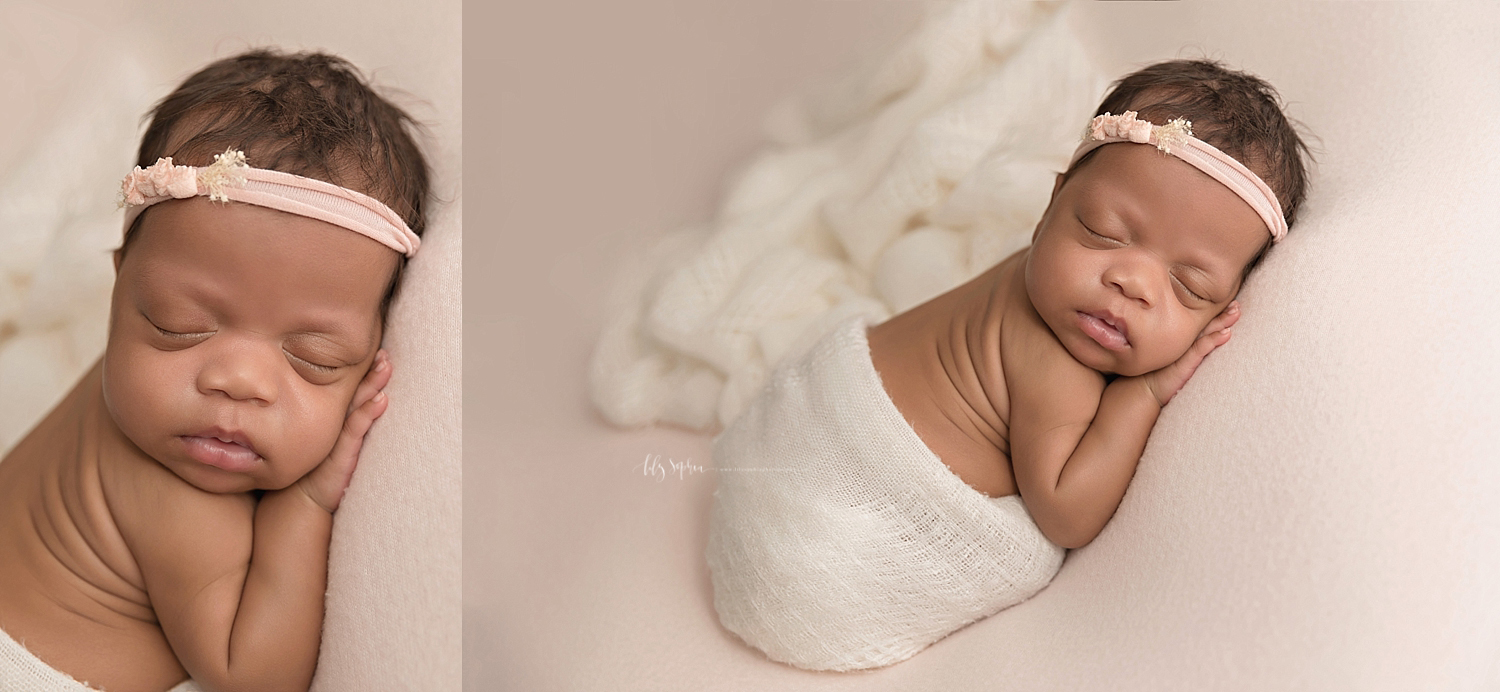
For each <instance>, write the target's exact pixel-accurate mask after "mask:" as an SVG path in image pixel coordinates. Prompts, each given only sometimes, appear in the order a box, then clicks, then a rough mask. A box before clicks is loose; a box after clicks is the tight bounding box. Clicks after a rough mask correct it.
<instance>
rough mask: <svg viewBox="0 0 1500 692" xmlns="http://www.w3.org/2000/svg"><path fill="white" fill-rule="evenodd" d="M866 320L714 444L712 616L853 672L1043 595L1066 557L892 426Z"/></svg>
mask: <svg viewBox="0 0 1500 692" xmlns="http://www.w3.org/2000/svg"><path fill="white" fill-rule="evenodd" d="M868 324H869V317H868V316H866V315H857V316H854V317H851V318H849V319H846V320H844V321H842V322H840V323H839V324H838V325H837V326H836V327H835V328H834V329H833V330H832V331H830V332H829V333H828V334H827V335H825V336H824V337H823V338H822V339H821V340H820V341H819V342H818V343H817V344H816V345H815V346H813V347H812V348H811V349H810V350H809V351H808V352H806V353H805V354H804V355H802V356H801V357H799V358H797V359H795V360H792V361H788V362H786V363H784V364H782V365H781V366H779V367H778V368H777V369H776V371H775V372H774V374H773V375H772V377H771V381H770V382H769V384H767V385H766V387H765V388H764V389H763V390H761V392H760V394H759V395H758V396H757V397H756V398H755V399H754V400H753V401H752V402H751V404H750V407H749V409H748V410H747V411H746V412H745V413H744V414H743V415H741V416H740V417H739V418H738V419H736V420H735V422H734V424H733V425H731V426H730V427H729V428H728V429H726V430H725V431H724V433H723V434H721V435H719V436H718V437H717V438H716V439H715V440H714V447H713V455H714V465H715V466H716V467H717V468H718V469H719V471H720V473H719V474H718V479H719V486H718V490H717V491H715V493H714V504H713V511H712V518H711V520H710V530H709V539H708V564H709V568H710V569H711V570H712V574H713V586H714V608H715V609H716V610H717V611H718V613H719V620H720V622H722V623H723V624H724V627H725V628H727V629H728V630H729V631H731V632H734V633H735V634H737V635H739V637H740V638H741V639H743V640H744V641H745V642H746V643H748V644H750V645H751V646H753V647H755V648H757V649H760V650H761V651H763V652H765V654H766V655H767V656H768V657H770V658H771V659H772V660H776V661H781V662H783V663H789V664H791V665H794V666H798V667H801V668H809V669H814V670H855V669H861V668H874V667H879V666H885V665H890V664H892V663H896V662H898V661H902V660H905V659H907V658H909V657H911V656H912V655H914V654H916V653H917V652H919V651H921V650H922V649H924V648H926V647H927V646H928V645H930V644H932V643H933V642H935V641H937V640H939V639H942V638H943V637H945V636H947V635H948V634H950V633H952V632H954V631H955V630H958V629H959V628H961V627H963V626H965V625H967V624H969V623H971V622H974V621H975V620H978V619H980V618H984V617H987V616H989V615H993V614H994V613H996V612H998V611H1000V610H1002V609H1004V608H1007V607H1010V606H1012V605H1015V604H1017V603H1020V602H1021V601H1024V600H1026V599H1027V598H1030V597H1031V596H1032V595H1033V594H1035V593H1036V592H1038V591H1040V590H1041V589H1042V588H1043V587H1045V586H1046V585H1047V583H1048V582H1050V581H1051V580H1052V576H1053V575H1054V574H1056V573H1057V570H1058V568H1059V567H1060V566H1061V565H1062V560H1063V553H1064V550H1063V549H1062V548H1060V547H1058V546H1057V545H1055V544H1053V543H1051V542H1050V541H1048V540H1047V538H1046V537H1045V536H1043V535H1042V532H1041V530H1040V529H1038V528H1037V527H1036V524H1035V523H1033V522H1032V520H1031V515H1030V514H1029V513H1027V511H1026V507H1025V505H1023V504H1022V503H1021V500H1020V497H1019V496H1016V495H1011V496H1008V497H1002V498H991V497H987V496H985V495H984V494H982V493H980V492H979V491H977V490H974V489H973V488H971V487H969V486H968V485H967V484H965V483H964V482H963V481H962V480H960V479H959V478H958V477H957V476H955V475H954V474H953V472H952V471H950V470H949V469H948V467H947V466H946V465H945V464H943V462H942V461H941V460H940V459H938V457H937V456H936V455H934V454H933V453H932V451H931V450H929V449H928V448H927V447H926V446H925V445H924V444H923V443H922V441H921V439H920V438H919V437H917V434H916V431H914V430H913V429H912V427H911V425H910V424H908V423H907V422H906V420H905V419H904V418H903V417H902V416H901V413H900V412H899V411H897V410H896V406H895V404H894V403H892V402H891V399H890V397H889V396H888V395H887V394H886V392H885V388H884V387H883V386H882V385H881V382H880V376H879V374H878V373H877V372H876V371H875V368H874V365H873V364H872V363H871V361H870V347H869V342H868V341H867V340H866V336H865V329H866V328H867V326H868Z"/></svg>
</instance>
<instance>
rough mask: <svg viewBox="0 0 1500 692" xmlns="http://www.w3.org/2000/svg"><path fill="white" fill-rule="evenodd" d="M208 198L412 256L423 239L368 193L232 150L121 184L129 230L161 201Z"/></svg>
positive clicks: (158, 166)
mask: <svg viewBox="0 0 1500 692" xmlns="http://www.w3.org/2000/svg"><path fill="white" fill-rule="evenodd" d="M200 195H207V196H208V198H209V199H210V200H213V201H216V202H230V201H234V202H244V203H246V204H254V205H257V206H262V207H269V208H271V209H276V210H278V211H284V212H289V213H292V214H297V215H300V216H306V217H308V218H313V219H317V220H319V221H325V222H327V223H331V224H334V225H335V226H341V227H343V228H347V229H349V230H351V231H354V232H355V233H359V234H360V235H364V236H366V237H369V238H371V239H373V240H375V241H376V242H379V243H380V244H382V245H385V246H386V247H389V248H391V249H392V250H395V251H396V252H399V253H401V254H403V255H406V256H407V257H411V256H412V255H415V254H417V248H418V247H420V246H421V244H422V240H421V239H420V238H418V237H417V234H415V233H413V232H412V231H411V229H410V228H407V226H406V222H405V221H403V220H402V219H401V216H400V215H398V214H396V212H394V211H392V210H391V208H390V207H387V206H386V205H385V204H383V203H382V202H381V201H380V200H377V199H375V198H374V197H370V196H369V195H366V194H364V193H360V192H355V191H354V190H350V189H348V188H344V187H339V186H338V185H334V184H332V183H326V182H323V181H321V180H314V179H312V178H304V177H302V176H300V175H293V174H291V173H283V172H281V171H272V170H266V169H262V168H252V167H251V166H250V164H248V163H246V162H245V154H244V152H242V151H238V150H235V149H227V150H225V151H224V153H222V154H215V155H214V162H213V164H212V165H209V166H204V167H201V168H199V167H193V166H174V165H172V159H171V158H170V157H166V158H161V159H158V160H157V161H156V163H155V164H152V165H151V167H149V168H141V167H140V166H136V167H135V170H134V171H131V172H130V174H129V175H127V176H125V180H124V181H123V182H121V183H120V206H121V207H124V208H125V229H126V230H127V231H129V229H130V225H131V224H132V223H134V222H135V219H136V217H138V216H140V215H141V212H142V211H145V209H146V207H149V206H151V205H153V204H156V203H158V202H165V201H167V200H169V199H185V198H188V197H197V196H200Z"/></svg>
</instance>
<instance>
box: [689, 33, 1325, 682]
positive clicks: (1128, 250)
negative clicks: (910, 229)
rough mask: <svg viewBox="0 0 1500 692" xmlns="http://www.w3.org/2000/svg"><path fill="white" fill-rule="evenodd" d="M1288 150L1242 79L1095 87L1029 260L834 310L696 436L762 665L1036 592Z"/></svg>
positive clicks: (1174, 375)
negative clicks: (836, 317)
mask: <svg viewBox="0 0 1500 692" xmlns="http://www.w3.org/2000/svg"><path fill="white" fill-rule="evenodd" d="M1305 154H1306V147H1305V145H1304V144H1303V143H1302V141H1301V139H1300V138H1299V137H1298V135H1297V133H1296V131H1295V130H1294V129H1293V127H1292V126H1291V124H1290V123H1289V122H1288V120H1287V118H1286V117H1285V116H1284V115H1283V113H1282V110H1281V107H1280V105H1279V101H1278V97H1277V95H1276V93H1275V91H1274V90H1273V89H1272V88H1271V87H1270V85H1268V84H1267V83H1265V82H1264V81H1262V80H1260V79H1258V78H1256V77H1253V76H1251V75H1247V74H1244V73H1241V72H1235V71H1232V70H1228V69H1225V68H1224V67H1222V66H1221V65H1219V64H1217V63H1213V62H1209V61H1201V60H1193V61H1188V60H1177V61H1171V62H1164V63H1159V64H1155V65H1151V66H1149V67H1146V68H1144V69H1142V70H1140V71H1138V72H1135V73H1133V74H1131V75H1128V76H1126V77H1125V78H1124V79H1122V80H1120V81H1119V82H1118V83H1117V84H1116V85H1115V87H1114V88H1113V89H1112V90H1111V92H1110V93H1109V94H1108V95H1107V96H1106V97H1105V99H1104V102H1103V103H1101V104H1100V106H1099V109H1098V111H1097V116H1096V117H1095V118H1094V119H1093V120H1092V122H1091V123H1090V124H1089V127H1088V128H1087V131H1086V132H1085V134H1084V140H1083V143H1082V144H1081V145H1080V146H1079V147H1078V149H1077V150H1076V151H1075V153H1074V154H1073V158H1072V161H1071V162H1070V164H1069V165H1068V168H1067V170H1065V171H1064V172H1062V173H1060V174H1058V176H1057V179H1056V183H1055V185H1054V186H1053V189H1052V198H1051V202H1050V203H1049V205H1048V207H1047V210H1046V212H1045V214H1044V215H1043V216H1042V219H1041V221H1040V222H1038V224H1037V226H1036V230H1035V232H1034V234H1033V236H1032V243H1031V245H1030V246H1029V247H1026V248H1024V249H1022V250H1020V251H1019V252H1017V253H1015V254H1014V255H1011V256H1010V257H1008V258H1006V259H1005V260H1003V261H1001V262H999V263H998V264H996V265H995V266H994V267H992V268H990V269H989V270H987V271H985V272H983V273H982V274H980V275H979V276H977V277H975V278H974V279H972V280H970V281H969V282H967V283H965V284H963V285H961V286H959V287H957V288H955V289H953V290H951V291H948V292H947V293H944V294H942V295H940V296H938V297H936V298H934V299H932V300H930V301H928V302H926V303H924V304H922V305H919V306H917V307H915V308H912V309H911V310H908V311H906V312H904V313H901V314H899V315H896V316H895V317H892V318H891V319H889V320H887V321H885V322H882V323H880V324H877V325H874V326H869V325H868V324H867V323H866V318H864V317H857V318H852V319H849V320H846V321H845V322H843V323H842V324H840V325H839V326H838V327H836V328H834V329H833V330H832V331H831V332H829V333H828V334H827V335H826V336H824V337H823V339H822V340H821V341H820V342H819V343H818V344H817V345H816V346H814V347H813V348H812V349H811V350H810V351H809V352H808V353H807V354H805V355H803V356H801V357H800V358H798V359H796V360H795V361H794V362H789V363H784V364H782V365H781V366H779V367H778V368H777V371H776V373H775V374H774V375H773V376H772V378H771V381H770V383H769V384H768V385H767V386H766V388H765V389H764V390H763V391H762V392H761V393H760V395H759V396H758V397H757V399H756V400H755V401H754V402H753V403H752V405H751V406H750V407H749V409H748V410H747V411H746V413H744V414H743V415H741V417H740V418H738V419H736V420H735V421H734V423H733V424H731V425H730V426H729V428H728V429H726V430H725V432H724V433H723V434H722V435H720V436H719V437H718V438H717V439H716V440H715V442H714V457H715V463H716V465H717V466H718V467H719V468H720V469H721V470H722V471H724V473H721V474H720V475H719V479H720V480H719V489H718V490H717V491H716V493H715V502H714V509H713V514H712V518H711V532H710V537H709V547H708V560H709V565H710V567H711V569H712V576H713V582H714V604H715V608H716V609H717V610H718V612H719V616H720V620H721V622H723V623H724V625H725V627H726V628H728V629H729V630H731V631H733V632H735V633H736V634H738V635H739V636H740V637H741V638H742V639H744V640H745V641H746V642H748V643H749V644H751V645H752V646H755V647H757V648H759V649H761V650H762V651H764V652H765V653H766V654H767V655H768V656H770V657H771V658H772V659H774V660H778V661H783V662H786V663H790V664H793V665H796V666H800V667H804V668H812V669H820V670H851V669H859V668H870V667H877V666H882V665H888V664H891V663H895V662H897V661H901V660H904V659H906V658H908V657H910V656H912V655H913V654H915V653H917V652H918V651H920V650H921V649H923V648H924V647H926V646H927V645H929V644H931V643H932V642H934V641H936V640H938V639H940V638H942V637H944V636H946V635H948V634H950V633H951V632H953V631H955V630H957V629H958V628H960V627H963V626H964V625H966V624H968V623H970V622H973V621H975V620H977V619H979V618H983V617H986V616H988V615H991V614H994V613H995V612H998V611H999V610H1001V609H1003V608H1006V607H1009V606H1011V605H1014V604H1016V603H1019V602H1021V601H1023V600H1025V599H1027V598H1029V597H1031V596H1032V595H1034V594H1035V593H1036V592H1037V591H1039V590H1041V589H1042V588H1043V587H1045V586H1046V585H1047V583H1049V582H1050V581H1051V579H1052V576H1053V575H1054V574H1055V573H1056V571H1057V570H1058V569H1059V567H1060V566H1061V563H1062V557H1063V553H1064V549H1066V548H1078V547H1081V546H1084V545H1086V544H1088V543H1089V542H1090V541H1092V540H1093V539H1094V537H1095V536H1097V535H1098V534H1099V532H1100V531H1101V530H1102V529H1103V527H1104V525H1105V523H1106V522H1108V521H1109V519H1110V517H1111V516H1112V515H1113V514H1114V512H1115V509H1116V507H1118V506H1119V504H1120V500H1121V498H1122V497H1123V495H1124V493H1125V488H1126V486H1127V485H1128V484H1129V483H1130V479H1131V477H1132V476H1133V475H1134V473H1135V467H1136V464H1137V463H1138V462H1139V460H1140V457H1141V453H1142V451H1143V450H1144V448H1145V445H1146V439H1147V437H1148V436H1149V434H1150V432H1151V429H1152V427H1153V426H1154V425H1155V423H1156V419H1157V416H1158V414H1159V413H1160V411H1161V409H1162V407H1163V406H1166V405H1167V403H1168V402H1170V401H1171V400H1172V398H1173V396H1174V395H1176V394H1177V392H1178V391H1179V390H1180V389H1181V388H1182V387H1183V385H1184V384H1185V383H1186V382H1187V381H1188V379H1189V378H1191V377H1192V375H1193V373H1194V371H1195V370H1196V369H1197V368H1198V367H1199V365H1200V364H1201V363H1202V362H1203V360H1204V358H1206V357H1207V356H1208V355H1209V354H1210V353H1212V352H1213V351H1214V350H1215V349H1217V348H1219V347H1220V346H1223V345H1224V344H1225V343H1227V342H1228V341H1229V339H1230V335H1231V333H1232V329H1233V326H1234V324H1235V322H1236V321H1237V320H1238V319H1239V318H1240V311H1239V306H1238V303H1237V301H1236V300H1235V296H1236V295H1237V294H1238V292H1239V290H1240V287H1241V285H1242V284H1243V282H1244V280H1245V278H1246V276H1247V275H1248V273H1249V272H1250V270H1251V269H1252V268H1253V267H1255V265H1256V264H1257V263H1258V262H1259V261H1260V259H1261V258H1262V257H1263V256H1264V254H1265V253H1266V251H1267V250H1268V249H1269V248H1270V247H1271V245H1272V244H1273V243H1275V242H1276V241H1278V240H1280V239H1281V238H1282V237H1283V235H1284V234H1285V233H1286V230H1287V227H1288V226H1289V225H1290V224H1291V223H1292V222H1293V220H1294V219H1295V216H1296V212H1297V208H1298V206H1299V205H1300V204H1301V202H1302V199H1303V197H1304V195H1305V188H1306V181H1305V170H1304V163H1303V156H1304V155H1305Z"/></svg>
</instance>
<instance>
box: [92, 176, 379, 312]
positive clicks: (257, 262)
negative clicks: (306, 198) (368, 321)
mask: <svg viewBox="0 0 1500 692" xmlns="http://www.w3.org/2000/svg"><path fill="white" fill-rule="evenodd" d="M136 232H137V233H139V234H141V235H140V237H138V238H136V239H135V240H134V241H133V242H132V243H131V245H130V249H129V252H128V253H127V254H126V255H124V256H123V257H122V259H121V262H122V267H121V268H122V270H126V269H130V268H132V267H133V268H136V269H138V270H139V271H140V272H142V273H144V274H146V275H147V278H148V279H150V280H151V281H152V283H159V284H161V285H163V286H172V285H176V286H179V287H180V288H185V287H186V286H187V285H189V284H191V285H197V286H200V291H202V292H218V293H222V294H225V295H226V296H227V295H233V296H234V297H235V298H237V299H240V300H251V301H261V302H266V301H272V300H275V299H282V300H289V301H292V302H293V303H295V304H300V305H319V304H323V305H331V306H343V305H349V306H355V307H358V308H361V309H368V310H371V311H374V310H378V308H379V305H380V302H381V298H382V297H383V295H384V293H385V289H386V286H387V285H388V284H389V282H390V281H391V278H392V276H393V275H394V272H395V270H396V268H397V265H398V262H399V255H398V254H397V253H396V252H394V251H393V250H391V249H390V248H387V247H385V246H383V245H381V244H380V243H378V242H376V241H374V240H371V239H370V238H367V237H365V236H363V235H360V234H357V233H353V232H351V231H348V230H346V229H343V228H340V227H338V226H334V225H332V224H329V223H325V222H322V221H319V220H317V219H311V218H308V217H303V216H298V215H295V214H289V213H286V212H281V211H277V210H274V209H267V208H264V207H258V206H254V205H249V204H241V203H237V202H229V203H223V202H215V201H210V200H208V199H207V198H203V197H196V198H191V199H185V200H174V201H171V202H164V203H161V204H159V205H156V206H154V207H152V208H151V209H149V210H147V211H146V213H145V215H144V216H143V218H142V219H141V223H140V224H139V225H138V227H137V229H136Z"/></svg>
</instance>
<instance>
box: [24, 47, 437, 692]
mask: <svg viewBox="0 0 1500 692" xmlns="http://www.w3.org/2000/svg"><path fill="white" fill-rule="evenodd" d="M413 126H414V123H413V122H412V121H411V119H410V118H409V117H408V116H407V115H406V114H405V113H403V112H402V111H401V110H400V109H398V108H397V107H396V106H394V105H392V104H391V103H389V102H388V101H386V100H385V99H384V98H382V97H381V96H379V95H378V94H376V93H375V91H373V90H372V89H371V88H370V87H369V86H367V85H366V84H364V83H363V82H362V81H361V78H360V76H359V74H358V72H357V71H356V70H355V69H354V68H353V67H352V66H351V65H349V64H348V63H346V62H344V61H343V60H341V59H339V58H336V57H332V56H328V55H323V54H295V55H287V54H281V53H277V52H273V51H264V50H262V51H252V52H249V53H245V54H243V55H239V56H236V57H233V58H228V59H225V60H221V61H218V62H215V63H213V64H211V65H209V66H208V67H205V68H204V69H202V70H201V71H199V72H198V73H196V74H194V75H192V76H191V77H189V78H188V79H187V81H185V82H183V84H182V85H181V86H179V87H178V88H177V89H176V91H174V92H172V93H171V94H170V95H168V96H167V97H166V98H165V99H164V100H162V101H161V102H160V103H159V104H158V105H157V106H156V108H155V109H154V110H153V112H152V120H151V124H150V127H149V128H148V129H147V130H146V133H145V135H144V137H143V139H142V142H141V147H140V154H139V165H138V166H137V167H136V169H135V171H134V172H133V173H131V174H130V175H128V176H127V177H126V178H125V180H124V182H123V184H122V188H121V204H122V206H123V207H124V208H125V209H126V212H125V236H124V242H123V243H122V244H121V246H120V248H119V250H117V251H116V252H115V255H114V260H115V268H116V278H115V285H114V292H113V297H112V302H111V307H110V323H109V339H108V345H107V346H106V349H105V353H104V356H103V358H102V359H101V360H100V361H99V362H98V363H97V364H96V365H95V366H94V367H93V369H91V370H90V371H89V372H88V373H87V374H86V375H84V377H83V379H82V380H81V381H80V382H79V383H78V384H77V386H75V387H74V388H73V390H72V392H71V393H69V394H68V395H67V397H66V398H64V399H63V401H62V403H60V404H58V405H57V407H56V408H55V409H53V410H52V411H51V412H50V413H49V414H48V415H47V416H46V417H45V418H44V419H43V420H42V422H41V423H40V424H38V425H37V427H36V428H35V429H33V430H32V431H31V432H30V433H29V434H28V435H27V436H26V437H25V438H24V439H23V440H22V441H21V442H20V443H19V444H18V445H17V446H16V447H15V449H14V450H12V451H11V452H10V454H9V455H7V456H6V457H5V459H4V460H3V462H0V630H3V631H0V687H3V688H5V689H11V687H8V686H7V685H11V684H17V685H19V686H20V689H26V690H33V689H35V690H49V691H50V690H67V691H69V692H74V691H81V690H88V689H103V690H108V691H109V692H160V691H161V690H166V689H168V688H172V689H181V690H190V689H200V688H201V689H204V690H210V691H216V690H259V691H268V690H306V689H307V688H308V686H309V685H310V684H311V680H312V676H313V670H314V667H315V665H316V663H317V656H318V645H319V640H320V636H321V630H322V624H323V594H324V591H325V585H326V579H327V570H328V543H329V536H330V532H331V529H332V523H333V514H334V512H335V511H336V510H337V509H338V507H339V502H340V500H341V498H342V497H343V494H344V490H345V488H346V486H347V485H348V483H349V479H350V477H351V475H352V474H353V472H354V468H355V465H356V463H357V460H358V457H359V451H360V447H361V444H362V443H363V440H364V437H365V434H366V432H367V431H368V430H369V429H370V426H371V424H372V423H373V422H374V420H375V419H376V418H378V417H380V415H381V414H382V413H384V411H385V410H386V407H387V406H388V405H389V402H388V399H387V397H386V395H385V393H384V392H383V389H384V387H385V385H386V383H388V382H389V381H390V378H391V372H392V366H391V363H390V360H389V358H388V357H387V356H386V355H385V352H384V351H383V350H382V349H381V348H380V342H381V336H382V332H383V329H384V323H385V314H386V310H387V306H388V305H389V304H390V302H391V299H392V297H393V296H394V294H395V291H396V289H397V287H398V285H399V282H400V278H401V275H402V270H403V268H404V266H405V264H406V261H407V259H408V258H410V257H411V256H412V255H413V254H415V253H416V251H417V247H418V245H419V242H420V241H419V239H418V236H419V234H420V233H421V232H422V230H423V225H424V208H425V206H426V199H427V195H428V170H427V164H426V162H425V160H424V159H423V157H422V154H421V152H420V150H419V149H418V147H417V145H416V143H415V140H414V139H413V136H412V133H411V132H409V130H410V129H411V128H412V127H413Z"/></svg>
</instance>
